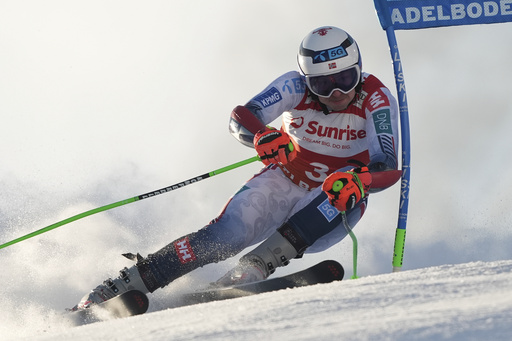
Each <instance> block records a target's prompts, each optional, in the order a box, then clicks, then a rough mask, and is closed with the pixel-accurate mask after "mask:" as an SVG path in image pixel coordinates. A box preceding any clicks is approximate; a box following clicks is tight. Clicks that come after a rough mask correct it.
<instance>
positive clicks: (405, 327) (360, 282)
mask: <svg viewBox="0 0 512 341" xmlns="http://www.w3.org/2000/svg"><path fill="white" fill-rule="evenodd" d="M348 277H350V276H348ZM153 305H154V303H153ZM53 323H54V324H58V322H56V321H55V320H54V321H53ZM60 323H62V321H61V322H60ZM53 329H59V328H58V327H57V326H55V325H48V328H47V330H46V331H45V332H40V333H39V334H38V335H34V336H30V337H29V339H31V340H91V339H97V340H139V341H144V340H148V341H159V340H162V341H164V340H244V339H245V340H263V339H268V340H282V341H285V340H336V339H337V340H382V341H385V340H394V341H397V340H404V341H405V340H433V341H434V340H461V341H462V340H463V341H467V340H483V339H489V340H495V341H497V340H510V338H511V336H512V261H495V262H472V263H464V264H457V265H443V266H437V267H430V268H424V269H417V270H410V271H404V272H400V273H390V274H385V275H377V276H368V277H363V278H359V279H345V280H344V281H341V282H334V283H330V284H319V285H315V286H311V287H305V288H296V289H287V290H282V291H278V292H272V293H266V294H261V295H256V296H250V297H245V298H239V299H233V300H227V301H219V302H211V303H206V304H201V305H193V306H187V307H180V308H174V309H163V310H161V311H154V312H149V313H147V314H145V315H140V316H135V317H130V318H125V319H117V320H108V321H104V322H98V323H95V324H89V325H85V326H79V327H67V328H62V326H61V328H60V330H53Z"/></svg>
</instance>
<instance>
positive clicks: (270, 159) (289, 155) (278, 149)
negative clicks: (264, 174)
mask: <svg viewBox="0 0 512 341" xmlns="http://www.w3.org/2000/svg"><path fill="white" fill-rule="evenodd" d="M254 148H256V152H257V153H258V155H259V157H260V159H261V161H262V162H263V163H264V164H265V165H266V166H268V165H269V164H271V163H280V164H282V165H286V164H287V163H288V161H292V160H293V159H295V157H296V156H297V151H296V150H295V147H294V146H293V143H292V140H291V139H290V136H289V135H288V134H287V133H286V132H284V131H282V130H276V129H267V130H263V131H259V132H258V133H256V135H254Z"/></svg>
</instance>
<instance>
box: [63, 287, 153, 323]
mask: <svg viewBox="0 0 512 341" xmlns="http://www.w3.org/2000/svg"><path fill="white" fill-rule="evenodd" d="M148 308H149V300H148V297H147V296H146V295H145V294H144V293H143V292H141V291H138V290H129V291H126V292H124V293H122V294H120V295H119V296H116V297H114V298H111V299H109V300H108V301H105V302H102V303H99V304H94V305H92V306H91V307H89V308H86V309H80V310H77V311H73V312H71V313H70V314H71V315H72V319H74V320H75V323H76V324H87V323H92V322H98V321H102V320H105V319H110V318H123V317H128V316H134V315H140V314H144V313H145V312H146V311H147V310H148Z"/></svg>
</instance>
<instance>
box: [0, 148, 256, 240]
mask: <svg viewBox="0 0 512 341" xmlns="http://www.w3.org/2000/svg"><path fill="white" fill-rule="evenodd" d="M259 160H260V157H259V156H254V157H251V158H249V159H246V160H243V161H239V162H236V163H234V164H232V165H229V166H226V167H222V168H219V169H217V170H214V171H211V172H209V173H205V174H203V175H199V176H196V177H194V178H192V179H188V180H185V181H182V182H179V183H177V184H174V185H171V186H168V187H164V188H161V189H158V190H156V191H151V192H148V193H145V194H141V195H138V196H136V197H133V198H129V199H125V200H121V201H118V202H115V203H112V204H109V205H105V206H101V207H98V208H95V209H92V210H89V211H86V212H83V213H80V214H77V215H74V216H72V217H70V218H67V219H64V220H61V221H59V222H56V223H55V224H52V225H49V226H46V227H44V228H42V229H39V230H37V231H34V232H32V233H29V234H27V235H24V236H22V237H19V238H16V239H14V240H11V241H10V242H7V243H4V244H1V245H0V249H3V248H6V247H8V246H10V245H13V244H16V243H19V242H21V241H23V240H26V239H29V238H32V237H35V236H37V235H40V234H42V233H45V232H48V231H51V230H53V229H56V228H57V227H60V226H62V225H66V224H69V223H71V222H73V221H76V220H79V219H82V218H85V217H87V216H90V215H93V214H96V213H99V212H103V211H107V210H110V209H112V208H115V207H119V206H123V205H126V204H129V203H132V202H135V201H139V200H143V199H147V198H151V197H154V196H156V195H159V194H164V193H167V192H170V191H174V190H176V189H180V188H182V187H185V186H187V185H190V184H193V183H196V182H198V181H201V180H205V179H208V178H211V177H212V176H215V175H217V174H221V173H224V172H227V171H230V170H233V169H235V168H238V167H241V166H245V165H247V164H249V163H252V162H254V161H259Z"/></svg>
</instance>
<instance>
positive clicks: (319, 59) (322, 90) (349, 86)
mask: <svg viewBox="0 0 512 341" xmlns="http://www.w3.org/2000/svg"><path fill="white" fill-rule="evenodd" d="M297 62H298V64H299V69H300V72H301V74H302V75H303V76H304V77H305V80H306V84H307V86H308V88H309V89H310V90H311V91H312V92H313V93H314V94H315V95H318V96H321V97H329V96H331V94H332V92H333V91H334V90H340V91H341V92H343V93H348V92H350V91H352V90H353V89H354V88H355V87H356V86H357V85H359V83H360V82H361V66H362V62H361V54H360V52H359V48H358V46H357V43H356V41H355V40H354V39H353V38H352V37H351V36H350V35H349V34H348V33H347V32H345V31H343V30H342V29H339V28H337V27H332V26H324V27H320V28H317V29H315V30H313V31H311V32H310V33H309V34H308V35H307V36H306V37H305V38H304V40H302V43H301V45H300V49H299V53H298V55H297Z"/></svg>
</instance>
